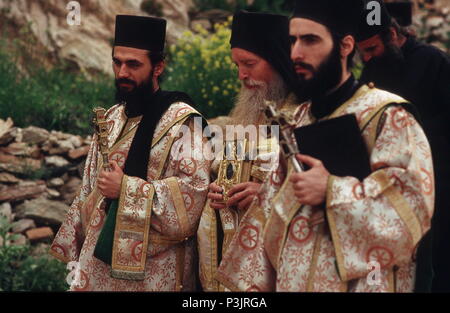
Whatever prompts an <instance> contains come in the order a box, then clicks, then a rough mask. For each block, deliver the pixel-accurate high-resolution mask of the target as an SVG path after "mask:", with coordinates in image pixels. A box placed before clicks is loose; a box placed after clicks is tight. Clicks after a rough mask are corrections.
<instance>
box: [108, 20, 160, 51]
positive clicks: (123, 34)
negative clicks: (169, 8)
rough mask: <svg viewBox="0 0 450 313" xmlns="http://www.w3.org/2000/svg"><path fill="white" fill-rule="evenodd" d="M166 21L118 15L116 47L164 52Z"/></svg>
mask: <svg viewBox="0 0 450 313" xmlns="http://www.w3.org/2000/svg"><path fill="white" fill-rule="evenodd" d="M165 40H166V20H164V19H162V18H156V17H147V16H133V15H117V16H116V36H115V40H114V46H125V47H131V48H137V49H144V50H150V51H159V52H162V51H163V50H164V43H165Z"/></svg>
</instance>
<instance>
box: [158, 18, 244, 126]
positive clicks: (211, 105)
mask: <svg viewBox="0 0 450 313" xmlns="http://www.w3.org/2000/svg"><path fill="white" fill-rule="evenodd" d="M229 26H230V21H227V22H225V23H223V24H218V25H215V33H213V34H210V33H208V32H207V31H206V30H205V29H203V28H201V27H198V28H197V29H196V30H197V31H198V33H197V34H193V33H191V32H189V31H188V32H186V33H185V34H184V36H183V37H182V38H181V39H180V40H179V41H178V43H177V44H176V45H173V46H171V47H170V55H169V62H168V69H167V71H168V75H167V76H168V78H167V79H166V80H165V82H164V83H163V87H164V89H167V90H180V91H184V92H186V93H188V94H189V95H190V96H191V97H192V98H193V100H194V102H195V104H196V108H197V109H198V110H199V111H200V112H201V113H202V114H204V115H205V117H206V118H213V117H216V116H219V115H227V114H228V113H229V111H230V109H231V108H232V106H233V101H234V97H235V96H236V94H237V92H238V91H239V89H240V83H239V81H238V77H237V69H236V66H235V65H234V64H233V62H232V60H231V53H230V45H229V41H230V36H231V30H230V28H229Z"/></svg>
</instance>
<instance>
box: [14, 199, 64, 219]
mask: <svg viewBox="0 0 450 313" xmlns="http://www.w3.org/2000/svg"><path fill="white" fill-rule="evenodd" d="M68 210H69V206H67V205H66V204H64V203H61V202H59V201H53V200H48V199H45V198H42V197H41V198H38V199H35V200H29V201H25V202H24V203H22V204H20V205H18V206H17V207H16V208H15V212H16V216H17V217H18V218H27V219H32V220H34V222H35V223H36V224H37V225H52V226H60V225H61V223H62V222H63V221H64V218H65V216H66V213H67V211H68Z"/></svg>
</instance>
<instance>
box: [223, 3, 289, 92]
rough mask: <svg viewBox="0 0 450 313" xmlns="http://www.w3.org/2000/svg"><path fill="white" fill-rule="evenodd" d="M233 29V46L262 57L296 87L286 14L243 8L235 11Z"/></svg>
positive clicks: (287, 82) (286, 81) (231, 42)
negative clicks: (245, 9) (249, 10)
mask: <svg viewBox="0 0 450 313" xmlns="http://www.w3.org/2000/svg"><path fill="white" fill-rule="evenodd" d="M231 29H232V31H231V39H230V44H231V48H241V49H244V50H247V51H250V52H252V53H254V54H256V55H258V56H260V57H262V58H263V59H265V60H266V61H267V62H268V63H269V64H270V65H271V66H272V67H273V68H274V69H275V70H276V71H277V72H278V73H279V74H280V75H281V77H282V78H283V80H284V81H285V83H286V84H287V85H288V86H289V87H290V88H291V89H294V90H295V88H296V82H297V78H296V75H295V71H294V66H293V64H292V61H291V58H290V42H289V19H288V18H287V17H286V16H283V15H278V14H270V13H255V12H247V11H243V10H241V11H239V12H237V13H236V14H234V17H233V24H232V26H231Z"/></svg>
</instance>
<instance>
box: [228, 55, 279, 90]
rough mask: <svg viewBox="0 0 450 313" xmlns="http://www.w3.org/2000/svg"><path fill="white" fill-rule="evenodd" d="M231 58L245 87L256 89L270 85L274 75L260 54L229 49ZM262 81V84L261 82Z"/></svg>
mask: <svg viewBox="0 0 450 313" xmlns="http://www.w3.org/2000/svg"><path fill="white" fill-rule="evenodd" d="M231 58H232V59H233V62H234V63H235V64H236V66H237V67H238V71H239V80H240V81H241V82H242V84H243V86H244V87H245V88H247V89H251V90H257V89H260V88H262V87H263V85H265V86H268V85H270V83H271V81H272V80H273V79H274V77H275V73H274V69H273V68H272V66H271V65H270V64H269V63H268V62H267V61H266V60H265V59H263V58H261V57H260V56H258V55H256V54H254V53H252V52H250V51H247V50H244V49H241V48H233V49H231ZM261 83H263V84H261Z"/></svg>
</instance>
